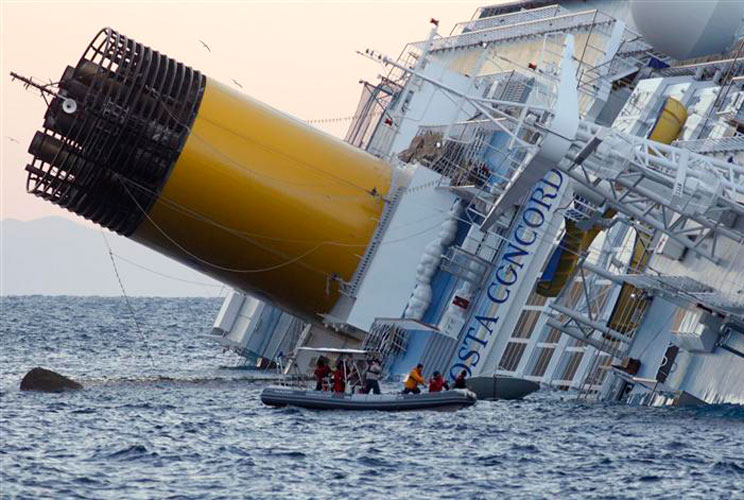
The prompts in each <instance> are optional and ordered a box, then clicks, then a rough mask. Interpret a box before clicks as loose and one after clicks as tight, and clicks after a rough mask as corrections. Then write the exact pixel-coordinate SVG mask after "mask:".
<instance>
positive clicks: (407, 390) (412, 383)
mask: <svg viewBox="0 0 744 500" xmlns="http://www.w3.org/2000/svg"><path fill="white" fill-rule="evenodd" d="M423 370H424V365H422V364H421V363H419V364H417V365H416V368H414V369H413V370H411V373H409V374H408V378H406V384H405V387H404V388H403V394H418V393H420V392H421V389H419V388H418V386H419V384H421V385H426V379H424V375H423V374H422V373H421V372H422V371H423Z"/></svg>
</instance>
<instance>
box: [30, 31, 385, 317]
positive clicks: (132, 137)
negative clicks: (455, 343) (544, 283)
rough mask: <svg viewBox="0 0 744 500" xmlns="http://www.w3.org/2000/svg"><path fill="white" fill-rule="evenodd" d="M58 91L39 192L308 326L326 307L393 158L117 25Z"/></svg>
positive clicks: (358, 250)
mask: <svg viewBox="0 0 744 500" xmlns="http://www.w3.org/2000/svg"><path fill="white" fill-rule="evenodd" d="M60 88H61V89H62V91H61V92H62V93H63V94H65V95H62V96H60V98H59V99H55V101H54V102H53V103H52V105H51V106H50V108H49V111H47V115H46V121H45V130H44V131H43V132H39V133H37V136H36V137H35V138H34V142H33V143H32V146H31V152H32V153H33V154H34V156H35V158H34V161H33V163H32V164H31V165H29V166H28V167H27V170H28V171H29V190H30V191H31V192H33V193H34V194H36V195H38V196H42V197H44V198H46V199H49V200H51V201H52V202H54V203H57V204H59V205H61V206H63V207H65V208H67V209H69V210H71V211H73V212H75V213H78V214H80V215H83V216H85V217H87V218H89V219H91V220H93V221H94V222H96V223H98V224H101V225H102V226H105V227H108V228H109V229H112V230H114V231H117V232H119V233H120V234H123V235H125V236H129V237H131V238H132V239H134V240H136V241H138V242H140V243H142V244H143V245H146V246H148V247H151V248H153V249H155V250H157V251H158V252H161V253H163V254H165V255H168V256H170V257H172V258H174V259H176V260H178V261H180V262H182V263H184V264H186V265H188V266H190V267H192V268H195V269H198V270H199V271H202V272H204V273H205V274H208V275H210V276H212V277H214V278H216V279H218V280H220V281H222V282H224V283H227V284H229V285H230V286H232V287H235V288H237V289H240V290H243V291H246V292H248V293H250V294H253V295H255V296H259V297H263V298H266V299H268V300H271V301H272V302H274V303H275V304H277V305H279V306H280V307H282V308H284V309H285V310H287V311H289V312H291V313H293V314H295V315H298V316H300V317H303V318H305V319H307V320H311V321H318V320H320V319H321V318H320V316H319V315H321V314H324V313H328V312H330V310H331V308H332V307H333V305H334V304H335V303H336V301H337V300H338V298H339V293H340V292H339V287H340V285H341V283H342V282H344V281H350V280H351V279H352V276H353V274H354V271H355V270H356V268H357V265H358V263H359V260H360V258H361V256H362V255H363V254H364V252H365V249H366V248H367V246H368V245H369V243H370V240H371V238H372V235H373V233H374V231H375V227H376V225H377V222H378V220H379V218H380V214H381V212H382V210H383V207H384V196H385V195H386V194H387V192H388V189H389V187H390V182H391V170H390V167H389V165H388V164H387V163H385V162H383V161H381V160H379V159H377V158H375V157H373V156H371V155H369V154H367V153H366V152H364V151H361V150H359V149H356V148H354V147H351V146H349V145H348V144H346V143H344V142H342V141H340V140H338V139H336V138H334V137H332V136H329V135H327V134H324V133H322V132H319V131H317V130H316V129H314V128H312V127H310V126H308V125H306V124H304V123H302V122H300V121H298V120H296V119H293V118H291V117H289V116H287V115H284V114H282V113H280V112H278V111H276V110H274V109H272V108H270V107H269V106H266V105H264V104H261V103H259V102H257V101H255V100H253V99H251V98H249V97H246V96H244V95H242V94H239V93H237V92H234V91H232V90H230V89H228V88H227V87H225V86H223V85H221V84H220V83H218V82H216V81H214V80H211V79H209V78H207V77H205V76H203V75H201V74H200V73H199V72H197V71H195V70H193V69H191V68H188V67H185V66H184V65H182V64H180V63H178V62H177V61H174V60H172V59H170V58H168V57H167V56H165V55H163V54H159V53H158V52H155V51H153V50H152V49H150V48H149V47H146V46H143V45H141V44H138V43H137V42H135V41H133V40H130V39H127V38H126V37H124V36H123V35H121V34H119V33H116V32H114V31H113V30H110V29H106V30H103V31H102V32H101V33H100V34H99V36H98V37H97V38H96V39H95V40H94V41H93V43H92V44H91V46H90V47H89V49H88V51H87V52H86V54H85V55H84V56H83V58H82V59H81V61H80V62H79V63H78V64H77V66H75V67H74V68H73V67H69V68H68V69H67V70H66V71H65V74H64V75H63V77H62V81H61V83H60ZM65 96H66V98H67V99H69V100H74V101H75V102H76V109H77V110H76V111H74V112H73V113H68V112H67V111H66V110H69V109H70V106H69V104H65V100H64V99H65Z"/></svg>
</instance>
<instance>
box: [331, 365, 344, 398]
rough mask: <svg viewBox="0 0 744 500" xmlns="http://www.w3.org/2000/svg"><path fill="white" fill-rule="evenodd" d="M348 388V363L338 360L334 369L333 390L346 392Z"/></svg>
mask: <svg viewBox="0 0 744 500" xmlns="http://www.w3.org/2000/svg"><path fill="white" fill-rule="evenodd" d="M345 390H346V363H344V362H343V360H338V361H337V362H336V369H335V370H333V392H344V391H345Z"/></svg>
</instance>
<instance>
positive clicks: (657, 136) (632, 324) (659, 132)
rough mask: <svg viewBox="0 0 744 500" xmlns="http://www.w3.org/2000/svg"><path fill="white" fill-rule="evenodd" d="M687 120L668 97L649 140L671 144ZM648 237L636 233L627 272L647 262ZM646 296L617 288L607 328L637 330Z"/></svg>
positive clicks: (636, 270)
mask: <svg viewBox="0 0 744 500" xmlns="http://www.w3.org/2000/svg"><path fill="white" fill-rule="evenodd" d="M686 121H687V110H686V109H685V107H684V105H683V104H682V103H681V102H679V101H678V100H677V99H674V98H673V97H668V98H667V100H666V102H665V103H664V107H663V108H662V109H661V113H660V114H659V118H658V119H657V120H656V123H655V124H654V127H653V129H652V130H651V133H650V134H649V136H648V138H649V139H651V140H652V141H656V142H660V143H662V144H671V143H672V142H674V141H675V140H677V138H678V137H679V134H681V133H682V127H684V125H685V122H686ZM650 244H651V237H650V236H648V235H647V234H645V233H640V232H638V233H636V239H635V243H634V245H633V254H632V255H631V258H630V269H631V271H632V272H634V273H642V272H643V270H644V269H645V268H646V265H647V264H648V261H649V259H650V256H651V254H650V252H649V249H648V247H649V245H650ZM645 307H646V301H645V295H644V294H643V293H642V291H641V290H639V289H638V288H636V287H634V286H633V285H629V284H628V283H624V284H623V285H622V287H621V288H620V294H619V295H618V298H617V301H615V306H614V308H613V309H612V313H611V314H610V319H609V320H608V321H607V326H609V327H610V328H612V329H613V330H615V331H617V332H620V333H632V332H633V331H635V329H636V328H638V325H639V324H640V321H641V319H642V317H643V316H642V313H643V311H644V310H645Z"/></svg>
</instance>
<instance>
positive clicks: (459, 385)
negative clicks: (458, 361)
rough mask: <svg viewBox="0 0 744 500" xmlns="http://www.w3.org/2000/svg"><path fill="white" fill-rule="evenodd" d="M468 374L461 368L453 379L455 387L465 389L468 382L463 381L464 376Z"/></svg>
mask: <svg viewBox="0 0 744 500" xmlns="http://www.w3.org/2000/svg"><path fill="white" fill-rule="evenodd" d="M467 376H468V371H467V370H463V371H461V372H460V374H459V375H458V376H457V378H456V379H455V389H467V388H468V384H467V383H466V382H465V378H466V377H467Z"/></svg>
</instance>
